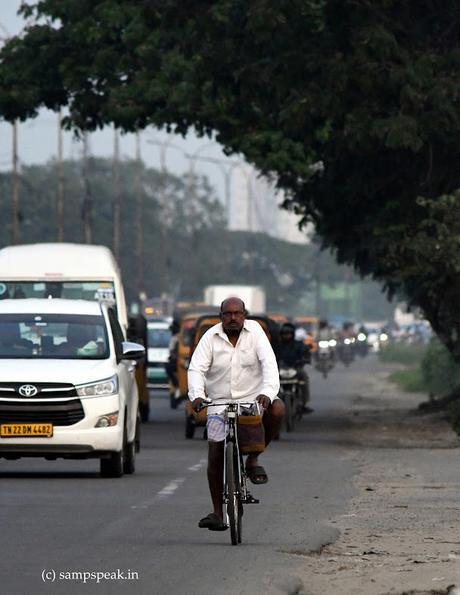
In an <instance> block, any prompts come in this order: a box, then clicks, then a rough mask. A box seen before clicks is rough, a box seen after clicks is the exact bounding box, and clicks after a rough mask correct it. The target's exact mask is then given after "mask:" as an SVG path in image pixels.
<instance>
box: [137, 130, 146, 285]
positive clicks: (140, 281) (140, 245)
mask: <svg viewBox="0 0 460 595" xmlns="http://www.w3.org/2000/svg"><path fill="white" fill-rule="evenodd" d="M135 167H136V170H135V189H136V195H137V201H138V202H137V225H136V231H137V260H138V270H137V290H138V295H139V296H140V295H141V294H142V293H144V292H145V271H144V192H143V188H142V177H141V176H142V156H141V135H140V132H139V131H137V132H136V165H135Z"/></svg>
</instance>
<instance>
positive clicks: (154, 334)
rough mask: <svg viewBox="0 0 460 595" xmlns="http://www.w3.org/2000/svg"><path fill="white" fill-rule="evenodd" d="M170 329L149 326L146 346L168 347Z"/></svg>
mask: <svg viewBox="0 0 460 595" xmlns="http://www.w3.org/2000/svg"><path fill="white" fill-rule="evenodd" d="M170 339H171V331H170V330H169V328H149V329H148V346H149V347H169V340H170Z"/></svg>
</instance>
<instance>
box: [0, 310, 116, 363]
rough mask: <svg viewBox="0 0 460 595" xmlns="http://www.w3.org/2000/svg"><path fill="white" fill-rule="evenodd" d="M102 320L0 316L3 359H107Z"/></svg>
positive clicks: (93, 317) (0, 344) (0, 340)
mask: <svg viewBox="0 0 460 595" xmlns="http://www.w3.org/2000/svg"><path fill="white" fill-rule="evenodd" d="M108 357H109V344H108V339H107V330H106V325H105V320H104V318H103V317H102V316H84V315H64V314H0V359H24V358H25V359H106V358H108Z"/></svg>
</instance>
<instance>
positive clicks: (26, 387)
mask: <svg viewBox="0 0 460 595" xmlns="http://www.w3.org/2000/svg"><path fill="white" fill-rule="evenodd" d="M37 393H38V388H37V387H36V386H34V385H33V384H23V385H22V386H20V387H19V394H20V395H21V396H22V397H35V395H36V394H37Z"/></svg>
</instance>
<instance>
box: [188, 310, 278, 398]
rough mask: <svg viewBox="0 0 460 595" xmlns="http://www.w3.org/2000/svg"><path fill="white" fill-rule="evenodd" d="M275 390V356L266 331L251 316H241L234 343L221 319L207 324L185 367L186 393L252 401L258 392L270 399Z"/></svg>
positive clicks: (195, 396) (276, 368) (198, 396)
mask: <svg viewBox="0 0 460 595" xmlns="http://www.w3.org/2000/svg"><path fill="white" fill-rule="evenodd" d="M278 392H279V372H278V365H277V363H276V357H275V354H274V353H273V349H272V347H271V345H270V342H269V340H268V339H267V335H266V334H265V333H264V331H263V329H262V327H261V326H260V324H259V323H258V322H257V321H255V320H245V321H244V326H243V328H242V329H241V332H240V336H239V337H238V342H237V344H236V346H235V347H233V345H232V344H231V342H230V340H229V338H228V337H227V335H226V334H225V332H224V330H223V327H222V323H219V324H216V325H214V326H213V327H211V328H210V329H209V330H208V331H207V332H206V333H205V334H204V335H203V337H202V338H201V340H200V342H199V343H198V345H197V347H196V349H195V351H194V353H193V356H192V359H191V361H190V366H189V369H188V396H189V399H190V400H191V401H194V400H195V399H198V398H204V397H205V396H206V397H207V398H208V399H212V400H213V401H215V402H216V404H218V403H219V401H222V400H224V401H228V400H229V399H236V400H239V401H242V402H245V401H247V402H253V401H255V399H256V398H257V397H258V396H259V395H265V396H267V397H268V398H269V399H270V401H273V399H275V398H276V397H277V395H278Z"/></svg>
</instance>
